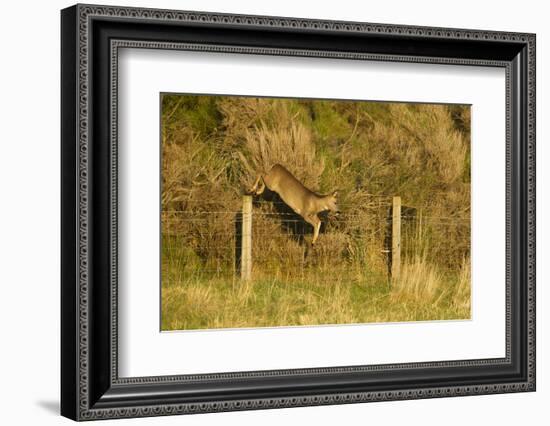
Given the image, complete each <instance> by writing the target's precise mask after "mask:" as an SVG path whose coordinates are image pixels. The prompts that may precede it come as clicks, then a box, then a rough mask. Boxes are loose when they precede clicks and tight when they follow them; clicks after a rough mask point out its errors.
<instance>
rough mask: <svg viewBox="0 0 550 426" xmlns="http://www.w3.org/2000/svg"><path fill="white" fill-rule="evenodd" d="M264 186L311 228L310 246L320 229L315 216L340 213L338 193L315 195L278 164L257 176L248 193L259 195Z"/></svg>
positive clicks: (319, 221) (315, 239)
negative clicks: (326, 212) (323, 213)
mask: <svg viewBox="0 0 550 426" xmlns="http://www.w3.org/2000/svg"><path fill="white" fill-rule="evenodd" d="M266 186H267V188H268V189H269V190H270V191H273V192H276V193H277V194H279V197H281V199H282V200H283V201H284V202H285V204H287V205H288V206H289V207H290V208H291V209H292V210H294V211H295V212H296V213H297V214H299V215H300V216H302V217H303V218H304V220H305V221H306V222H307V223H309V224H311V225H312V226H313V239H312V240H311V245H313V244H315V241H317V237H318V236H319V229H320V228H321V220H320V219H319V217H318V216H317V215H318V214H319V213H321V212H324V211H331V212H333V213H335V214H336V215H337V214H339V213H340V211H339V210H338V206H337V204H336V203H337V200H336V197H337V195H338V191H334V192H333V193H332V194H330V195H319V194H316V193H315V192H313V191H310V190H309V189H307V188H306V187H305V186H304V185H302V183H301V182H300V181H299V180H298V179H296V178H295V177H294V176H293V175H292V173H290V172H289V171H288V170H287V169H285V168H284V167H283V166H281V165H280V164H275V165H274V166H273V167H272V168H271V170H270V171H269V172H268V173H267V174H265V175H260V176H258V178H257V179H256V182H255V183H254V185H253V186H252V188H251V189H250V191H249V193H250V194H256V195H260V194H261V193H262V192H264V190H265V187H266Z"/></svg>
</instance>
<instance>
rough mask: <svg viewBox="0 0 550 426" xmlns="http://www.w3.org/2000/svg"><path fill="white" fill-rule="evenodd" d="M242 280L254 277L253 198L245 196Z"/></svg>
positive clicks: (242, 231)
mask: <svg viewBox="0 0 550 426" xmlns="http://www.w3.org/2000/svg"><path fill="white" fill-rule="evenodd" d="M241 238H242V240H241V279H243V280H250V277H251V276H252V196H250V195H243V215H242V228H241Z"/></svg>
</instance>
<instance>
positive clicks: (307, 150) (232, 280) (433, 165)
mask: <svg viewBox="0 0 550 426" xmlns="http://www.w3.org/2000/svg"><path fill="white" fill-rule="evenodd" d="M159 104H160V112H159V117H160V150H161V179H160V182H161V190H160V194H161V197H160V198H161V199H160V226H161V250H160V251H161V253H160V262H161V280H160V281H161V283H160V286H161V288H160V292H161V307H160V311H161V315H160V316H161V331H176V330H205V329H233V328H257V327H289V326H321V325H340V324H366V323H387V322H410V321H441V320H470V319H471V261H470V250H471V238H470V234H471V226H470V225H471V173H470V170H471V164H470V151H471V150H470V127H471V126H470V123H471V112H470V109H471V108H470V105H461V104H441V103H440V104H435V103H434V104H425V103H398V102H385V101H383V100H335V99H307V98H271V97H253V96H247V97H244V96H236V95H208V94H187V93H185V94H183V93H161V94H160V102H159Z"/></svg>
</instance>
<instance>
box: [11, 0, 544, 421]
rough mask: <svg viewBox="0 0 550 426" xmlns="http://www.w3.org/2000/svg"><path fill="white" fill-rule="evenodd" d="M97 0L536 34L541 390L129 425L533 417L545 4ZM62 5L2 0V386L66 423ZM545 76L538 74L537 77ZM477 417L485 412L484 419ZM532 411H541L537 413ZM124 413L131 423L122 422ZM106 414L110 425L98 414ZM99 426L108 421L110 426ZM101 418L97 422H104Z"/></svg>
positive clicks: (33, 414) (17, 405)
mask: <svg viewBox="0 0 550 426" xmlns="http://www.w3.org/2000/svg"><path fill="white" fill-rule="evenodd" d="M103 3H106V4H127V5H132V6H144V7H153V6H154V7H162V8H174V9H190V10H193V9H195V10H205V11H220V12H233V13H247V14H266V15H280V16H296V17H309V18H326V19H339V20H356V21H370V22H382V23H399V24H413V25H432V26H444V27H462V28H479V29H494V30H504V31H507V30H508V31H526V32H536V33H537V37H538V39H537V44H538V46H537V53H538V60H537V62H538V65H537V66H538V72H537V75H538V82H537V91H538V117H539V122H538V126H537V131H538V141H539V143H538V164H539V167H538V188H539V190H538V219H539V220H538V258H539V262H538V265H539V266H538V302H539V303H538V305H539V306H538V333H537V334H538V374H537V376H538V390H537V392H536V393H531V394H510V395H494V396H482V397H463V398H453V399H438V400H423V401H405V402H387V403H376V404H360V405H347V406H327V407H318V408H294V409H285V410H271V411H258V412H241V413H224V414H211V415H202V416H188V417H186V418H185V419H183V418H181V417H172V418H156V419H137V420H130V422H132V423H131V424H135V425H138V424H145V423H146V424H180V423H181V422H183V421H185V422H187V423H186V424H190V425H210V424H219V423H223V424H228V425H237V424H238V425H255V424H259V423H262V424H300V423H304V422H308V423H309V422H312V423H315V424H327V425H328V424H337V423H339V424H352V423H364V422H365V421H368V422H369V423H371V424H378V423H383V424H388V425H391V424H398V423H405V422H406V424H408V425H416V424H419V425H420V424H422V425H424V426H425V425H432V424H433V425H438V424H442V423H443V424H445V425H448V426H451V425H464V424H474V423H478V422H480V421H490V422H492V423H494V424H500V425H513V424H519V423H520V422H521V423H523V422H532V423H534V424H541V423H542V422H543V421H542V419H541V418H542V416H543V415H547V412H548V409H547V405H548V401H549V400H550V369H549V368H548V367H547V366H548V362H549V361H548V342H549V341H550V338H549V337H548V336H549V331H550V324H549V322H550V316H549V315H548V314H547V313H546V312H545V307H546V306H547V305H548V303H550V300H549V292H548V290H547V289H546V288H545V284H547V281H548V278H549V272H550V270H549V266H548V264H549V262H548V261H546V259H547V258H548V257H549V256H550V252H549V249H548V243H549V242H550V239H549V235H548V231H549V227H548V224H547V223H545V218H546V217H548V216H549V213H550V211H549V209H550V202H549V197H548V192H547V191H546V194H545V193H544V192H545V187H547V185H549V184H550V172H549V170H548V169H549V168H548V167H546V168H545V167H544V163H545V162H546V160H549V159H550V158H549V154H550V152H549V148H548V146H547V145H546V144H545V141H546V140H547V139H548V136H549V131H550V126H549V125H548V121H547V120H544V117H547V116H548V115H549V114H550V105H549V101H550V96H549V93H548V80H547V76H548V75H550V69H549V66H550V63H549V60H550V50H549V49H548V47H549V46H548V45H549V42H550V28H549V27H548V25H547V20H546V19H545V18H546V17H547V16H548V15H547V14H545V13H544V2H540V1H535V0H525V1H522V2H516V1H514V2H512V1H509V0H499V1H496V0H492V1H486V2H481V1H472V0H463V1H461V2H460V3H459V4H458V3H457V2H442V1H421V0H418V1H414V2H412V1H407V0H400V1H387V2H383V1H381V2H358V1H353V0H339V1H338V2H333V1H331V2H320V1H319V0H318V1H314V0H311V1H301V2H299V1H295V0H278V1H270V2H258V1H256V2H254V1H251V0H248V1H247V0H232V1H231V2H227V1H225V2H224V1H223V0H189V1H176V0H162V1H153V0H149V1H143V0H133V1H124V0H120V1H115V2H111V1H108V0H105V1H104V2H103ZM70 4H71V3H70V2H67V1H61V0H53V1H48V2H38V1H27V2H10V3H9V4H8V5H7V4H4V5H3V8H2V12H3V13H2V16H3V18H4V19H3V20H2V26H1V27H0V31H1V32H2V38H1V40H2V50H1V52H2V68H1V71H0V72H1V74H2V78H0V93H1V94H2V95H1V96H0V102H1V103H0V105H1V108H2V117H3V119H2V125H1V126H0V132H1V136H0V141H1V142H0V150H1V155H0V178H1V179H0V185H1V192H0V194H1V196H2V200H3V203H2V208H1V209H0V216H1V220H0V259H2V262H1V263H0V265H1V266H0V283H1V285H0V288H1V292H2V296H1V297H0V324H2V326H1V327H2V334H1V336H2V344H1V347H2V350H0V360H1V361H2V362H0V383H1V385H0V394H1V400H2V407H3V408H2V418H3V423H4V424H10V425H12V424H42V425H48V424H66V423H68V420H66V419H63V418H61V417H59V416H58V414H57V411H58V403H59V402H58V395H59V361H58V360H59V333H58V330H59V226H60V225H59V9H61V8H63V7H66V6H69V5H70ZM545 78H546V79H545ZM482 419H483V420H482ZM537 419H538V420H537ZM121 422H128V421H126V420H124V421H121ZM107 423H112V422H107ZM107 423H105V424H107ZM102 424H103V423H102Z"/></svg>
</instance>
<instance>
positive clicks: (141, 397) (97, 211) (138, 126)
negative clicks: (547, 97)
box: [61, 5, 535, 420]
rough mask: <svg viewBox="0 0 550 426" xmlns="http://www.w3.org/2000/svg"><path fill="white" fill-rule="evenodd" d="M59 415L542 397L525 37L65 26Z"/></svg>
mask: <svg viewBox="0 0 550 426" xmlns="http://www.w3.org/2000/svg"><path fill="white" fill-rule="evenodd" d="M61 50H62V75H61V81H62V93H61V98H62V122H61V127H62V141H61V145H62V151H61V157H62V158H61V159H62V184H61V190H62V218H61V220H62V282H61V287H62V288H61V309H62V311H61V320H62V329H61V337H62V351H61V352H62V359H61V366H62V374H61V384H62V389H61V412H62V414H63V415H64V416H66V417H69V418H71V419H74V420H93V419H106V418H122V417H142V416H159V415H170V414H189V413H206V412H215V411H230V410H248V409H267V408H280V407H293V406H308V405H322V404H346V403H357V402H370V401H382V400H400V399H417V398H437V397H448V396H465V395H479V394H490V393H504V392H524V391H534V390H535V35H534V34H523V33H522V34H520V33H504V32H495V31H479V30H463V29H448V28H426V27H412V26H402V25H386V24H369V23H358V22H335V21H319V20H306V19H293V18H281V17H267V16H242V15H226V14H216V13H203V12H186V11H170V10H155V9H138V8H128V7H104V6H94V5H76V6H73V7H70V8H67V9H64V10H63V11H62V12H61Z"/></svg>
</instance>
